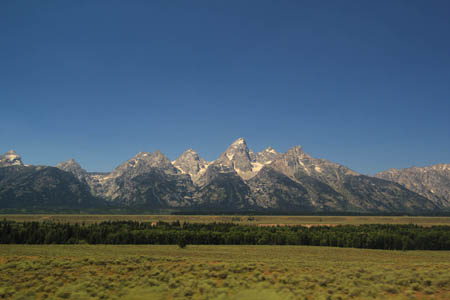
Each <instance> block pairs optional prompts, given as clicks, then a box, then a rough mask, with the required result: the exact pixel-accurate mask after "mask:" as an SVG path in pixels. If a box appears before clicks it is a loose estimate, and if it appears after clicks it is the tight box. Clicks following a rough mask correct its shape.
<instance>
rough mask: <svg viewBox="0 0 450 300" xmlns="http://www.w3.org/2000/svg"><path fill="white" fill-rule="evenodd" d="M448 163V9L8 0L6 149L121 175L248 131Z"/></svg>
mask: <svg viewBox="0 0 450 300" xmlns="http://www.w3.org/2000/svg"><path fill="white" fill-rule="evenodd" d="M241 136H242V137H244V138H246V140H247V143H248V145H249V147H250V148H253V149H255V150H257V151H259V150H262V149H264V148H265V147H267V146H269V145H270V146H273V147H274V148H275V149H277V150H278V151H282V152H284V151H286V150H287V149H288V148H290V147H292V146H294V145H302V146H303V147H304V149H305V151H306V152H309V153H311V154H312V155H313V156H315V157H324V158H327V159H329V160H331V161H335V162H339V163H342V164H344V165H347V166H349V167H350V168H352V169H354V170H356V171H359V172H362V173H370V174H372V173H374V172H378V171H382V170H385V169H389V168H392V167H396V168H402V167H410V166H413V165H417V166H423V165H428V164H434V163H450V1H447V0H442V1H439V0H435V1H434V0H433V1H422V0H421V1H413V0H405V1H392V0H389V1H334V0H332V1H262V0H257V1H256V0H255V1H209V0H208V1H206V0H205V1H195V0H194V1H106V0H105V1H87V0H86V1H61V0H53V1H50V0H49V1H32V0H28V1H21V0H2V1H0V152H1V153H3V152H6V151H8V150H9V149H15V150H16V151H17V152H18V153H19V154H21V155H22V157H23V160H24V162H26V163H31V164H47V165H56V164H57V163H58V162H59V161H62V160H66V159H68V158H70V157H73V158H75V159H76V160H77V161H79V162H80V163H81V164H82V166H83V167H85V168H86V169H88V170H90V171H94V170H97V171H108V170H112V169H113V168H114V167H115V166H117V165H118V164H119V163H121V162H123V161H125V160H127V159H129V158H131V157H132V156H133V155H134V154H136V153H137V152H139V151H151V152H153V151H155V150H157V149H160V150H161V151H162V152H163V153H164V154H166V155H167V156H168V157H169V158H170V159H175V158H176V157H177V156H178V155H179V154H181V153H182V152H183V151H184V150H185V149H186V148H193V149H195V150H197V151H198V152H199V153H200V155H201V156H203V157H204V158H206V159H208V160H213V159H215V158H217V157H218V156H219V155H220V153H221V152H223V151H224V150H225V149H226V147H227V146H228V145H229V144H230V143H231V142H233V140H235V139H236V138H238V137H241Z"/></svg>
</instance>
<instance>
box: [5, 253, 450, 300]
mask: <svg viewBox="0 0 450 300" xmlns="http://www.w3.org/2000/svg"><path fill="white" fill-rule="evenodd" d="M0 298H6V299H119V298H121V299H136V300H138V299H258V300H262V299H450V252H449V251H406V252H403V251H382V250H362V249H341V248H328V247H303V246H193V245H189V246H188V247H187V248H185V249H180V248H179V247H178V246H155V245H152V246H128V245H127V246H116V245H95V246H94V245H39V246H37V245H0Z"/></svg>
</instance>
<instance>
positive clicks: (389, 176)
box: [375, 164, 450, 208]
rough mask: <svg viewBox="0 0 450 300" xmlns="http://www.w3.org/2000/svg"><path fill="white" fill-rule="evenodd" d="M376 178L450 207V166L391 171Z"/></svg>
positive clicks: (377, 175) (441, 205)
mask: <svg viewBox="0 0 450 300" xmlns="http://www.w3.org/2000/svg"><path fill="white" fill-rule="evenodd" d="M375 177H378V178H382V179H385V180H390V181H394V182H397V183H399V184H401V185H402V186H404V187H406V188H407V189H410V190H411V191H414V192H416V193H418V194H420V195H422V196H424V197H426V198H428V199H430V200H431V201H432V202H433V203H434V204H436V205H437V206H439V207H447V208H448V207H450V164H438V165H433V166H429V167H422V168H419V167H412V168H408V169H401V170H398V169H391V170H388V171H385V172H381V173H378V174H375Z"/></svg>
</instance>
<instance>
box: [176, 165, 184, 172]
mask: <svg viewBox="0 0 450 300" xmlns="http://www.w3.org/2000/svg"><path fill="white" fill-rule="evenodd" d="M175 168H177V170H178V171H180V172H181V174H186V172H185V171H184V170H183V169H181V168H180V167H179V166H175Z"/></svg>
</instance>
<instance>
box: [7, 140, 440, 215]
mask: <svg viewBox="0 0 450 300" xmlns="http://www.w3.org/2000/svg"><path fill="white" fill-rule="evenodd" d="M0 166H2V168H0V169H1V173H2V174H4V176H6V177H8V178H9V179H8V180H9V181H1V178H0V197H3V198H0V199H5V200H2V201H3V202H1V205H2V206H4V207H6V205H7V204H6V202H5V201H8V199H9V198H8V197H9V196H8V195H12V194H10V193H12V192H13V191H15V190H20V189H18V186H19V183H20V184H21V185H25V186H27V185H29V184H31V183H23V182H22V181H21V180H22V179H18V181H17V183H16V182H14V179H13V178H15V175H14V173H15V172H16V171H14V170H13V169H12V168H18V169H21V168H35V167H25V166H23V163H22V161H21V159H20V156H18V155H17V154H16V153H15V152H12V151H10V152H8V153H6V154H5V155H3V156H1V157H0ZM46 168H51V167H46ZM53 169H56V170H58V171H59V172H61V174H66V175H67V176H69V175H70V176H71V177H70V178H71V179H70V180H69V177H67V178H66V180H67V184H66V185H67V186H68V187H69V190H70V191H72V194H71V195H70V196H69V195H67V196H61V197H62V198H67V199H69V200H67V201H68V203H69V202H70V203H72V202H73V201H74V199H82V200H81V201H82V202H83V201H84V202H85V203H88V202H89V201H91V202H92V201H94V200H92V199H103V200H104V201H106V202H107V203H109V204H110V205H114V206H121V207H130V208H146V209H154V208H177V209H188V208H189V209H214V210H217V209H222V210H263V209H272V210H277V211H280V210H281V211H282V210H286V211H287V210H289V211H359V212H383V211H384V212H394V211H402V212H406V211H424V210H428V211H429V210H435V209H438V208H440V207H442V206H443V202H442V201H441V202H439V201H435V200H433V201H430V200H429V199H428V196H427V195H423V194H422V195H419V194H417V193H415V192H413V191H411V190H409V189H408V188H406V187H404V186H403V185H401V184H398V183H395V182H392V181H389V180H383V179H380V178H375V177H369V176H364V175H360V174H358V173H357V172H355V171H353V170H351V169H349V168H347V167H345V166H343V165H340V164H337V163H333V162H329V161H327V160H325V159H317V158H313V157H311V156H310V155H309V154H307V153H305V152H304V151H303V149H302V148H301V147H300V146H296V147H293V148H291V149H289V150H288V151H287V152H286V153H278V152H277V151H275V149H273V148H272V147H268V148H266V149H265V150H263V151H261V152H258V153H256V152H255V151H253V150H250V149H249V148H248V146H247V143H246V141H245V140H244V139H243V138H239V139H237V140H236V141H235V142H233V143H232V144H231V145H230V146H229V147H228V148H227V149H226V150H225V152H223V153H222V154H221V155H220V156H219V158H218V159H216V160H215V161H211V162H207V161H206V160H204V159H203V158H201V157H200V155H199V154H198V153H197V152H195V151H194V150H192V149H188V150H186V151H185V152H184V153H183V154H181V155H180V157H178V158H177V159H176V160H175V161H172V162H171V161H169V159H168V158H167V157H166V156H164V155H163V154H162V153H161V152H160V151H156V152H155V153H150V152H140V153H138V154H137V155H136V156H134V157H132V158H131V159H129V160H128V161H126V162H124V163H122V164H121V165H119V166H118V167H117V168H115V169H114V170H113V171H112V172H110V173H89V172H86V171H85V170H84V169H83V168H82V167H81V166H80V165H79V164H78V163H77V162H76V161H75V160H73V159H70V160H68V161H66V162H62V163H60V164H58V165H57V168H53ZM28 170H29V171H28V172H30V174H33V175H32V176H31V177H33V176H36V177H35V178H39V176H38V175H37V173H33V172H34V171H31V169H28ZM48 172H50V171H48ZM54 172H55V171H53V173H54ZM61 174H53V176H54V177H58V178H60V176H62V175H61ZM66 175H64V176H66ZM19 177H20V176H19ZM19 177H17V178H19ZM33 178H34V177H33ZM36 180H37V179H36ZM72 181H73V182H72ZM44 182H45V181H44ZM60 182H61V184H62V185H64V181H63V180H61V181H60ZM69 182H70V183H69ZM8 186H10V187H8ZM75 187H77V188H75ZM51 188H55V187H54V186H50V190H51ZM60 188H61V187H60V186H59V187H58V189H60ZM6 190H7V192H6ZM2 191H3V192H2ZM36 192H37V194H35V197H36V199H38V200H36V201H38V202H39V201H41V200H42V198H45V197H46V196H44V194H45V193H44V192H43V191H41V190H39V189H38V190H36ZM39 192H42V195H41V196H39V195H40V194H39ZM2 193H3V194H2ZM2 195H3V196H2ZM74 195H75V196H74ZM11 197H12V196H11ZM77 197H78V198H77ZM12 198H14V197H12ZM12 198H11V199H12ZM39 199H41V200H39ZM83 199H86V200H83ZM71 201H72V202H71ZM94 202H95V201H94ZM94 202H92V203H94ZM3 203H5V204H3ZM9 203H10V204H11V203H13V202H12V201H10V202H9ZM24 203H25V202H24ZM78 203H80V202H78ZM8 205H9V204H8ZM11 205H13V206H14V204H11Z"/></svg>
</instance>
